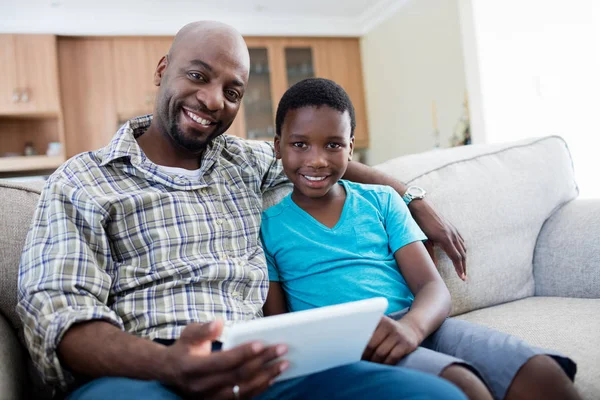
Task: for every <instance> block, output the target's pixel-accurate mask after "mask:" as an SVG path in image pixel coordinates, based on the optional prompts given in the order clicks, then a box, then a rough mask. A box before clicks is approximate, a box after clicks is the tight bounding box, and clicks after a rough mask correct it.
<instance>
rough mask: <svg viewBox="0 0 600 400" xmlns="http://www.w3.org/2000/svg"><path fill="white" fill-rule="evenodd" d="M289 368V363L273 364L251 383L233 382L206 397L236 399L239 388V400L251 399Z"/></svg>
mask: <svg viewBox="0 0 600 400" xmlns="http://www.w3.org/2000/svg"><path fill="white" fill-rule="evenodd" d="M287 368H289V362H288V361H280V362H277V363H273V364H271V365H269V366H268V367H265V368H264V369H263V371H262V372H261V373H260V375H259V376H257V377H255V378H254V379H252V380H251V381H249V382H242V381H238V382H231V383H230V384H227V385H224V386H223V387H221V388H220V389H217V390H215V391H213V392H211V393H210V396H208V397H206V398H209V399H236V396H235V394H234V387H235V386H237V387H238V389H239V392H238V393H239V395H238V396H237V398H239V399H251V398H252V397H254V396H256V395H257V394H259V393H261V392H263V391H264V390H266V389H267V388H268V387H269V385H270V382H271V381H272V380H273V379H275V378H276V377H277V376H278V375H279V374H281V373H282V372H283V371H285V370H286V369H287Z"/></svg>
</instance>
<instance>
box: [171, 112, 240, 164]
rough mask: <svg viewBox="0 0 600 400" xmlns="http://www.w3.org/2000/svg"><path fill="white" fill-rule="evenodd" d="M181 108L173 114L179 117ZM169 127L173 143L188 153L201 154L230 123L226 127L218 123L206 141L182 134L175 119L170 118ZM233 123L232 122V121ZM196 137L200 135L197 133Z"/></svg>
mask: <svg viewBox="0 0 600 400" xmlns="http://www.w3.org/2000/svg"><path fill="white" fill-rule="evenodd" d="M182 111H183V108H182V107H181V106H179V107H177V111H176V113H175V115H176V116H179V115H181V112H182ZM170 121H171V125H170V126H169V135H170V136H171V138H172V139H173V141H175V143H176V144H177V145H178V146H180V147H182V148H184V149H186V150H187V151H189V152H190V153H202V152H203V151H204V149H205V148H206V147H207V146H208V145H209V144H210V143H211V142H212V141H213V140H214V139H215V138H216V137H218V136H220V135H222V134H223V133H224V132H225V131H227V129H229V127H230V126H231V123H229V125H227V126H226V127H223V126H222V125H221V124H220V123H218V124H217V125H216V126H215V129H214V131H213V132H212V133H211V135H210V136H209V137H208V138H207V139H200V138H197V137H193V136H192V137H190V136H187V135H186V134H185V133H184V132H182V131H181V129H179V125H178V124H177V117H175V118H170ZM232 122H233V121H232ZM198 135H199V136H200V135H202V134H201V133H200V132H198Z"/></svg>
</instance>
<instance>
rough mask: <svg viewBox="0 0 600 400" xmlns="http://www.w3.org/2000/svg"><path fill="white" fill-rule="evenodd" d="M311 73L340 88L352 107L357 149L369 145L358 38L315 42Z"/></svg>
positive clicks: (318, 40) (316, 40) (317, 40)
mask: <svg viewBox="0 0 600 400" xmlns="http://www.w3.org/2000/svg"><path fill="white" fill-rule="evenodd" d="M313 51H314V53H313V56H314V63H315V73H316V75H317V76H318V77H322V78H327V79H331V80H333V81H335V82H336V83H338V84H339V85H340V86H342V87H343V88H344V89H345V90H346V92H347V93H348V95H349V96H350V99H351V100H352V104H353V105H354V110H355V113H356V130H355V131H354V143H355V144H354V145H355V147H356V148H357V149H362V148H366V147H368V146H369V132H368V124H367V113H366V106H365V91H364V86H363V74H362V63H361V58H360V46H359V41H358V39H345V38H344V39H315V40H314V47H313Z"/></svg>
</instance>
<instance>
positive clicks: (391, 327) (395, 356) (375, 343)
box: [362, 316, 422, 365]
mask: <svg viewBox="0 0 600 400" xmlns="http://www.w3.org/2000/svg"><path fill="white" fill-rule="evenodd" d="M421 341H422V339H421V338H420V337H419V334H418V333H417V330H416V329H413V328H412V327H411V326H410V325H409V324H408V323H403V322H402V320H400V321H394V320H393V319H391V318H389V317H386V316H384V317H383V318H381V321H379V325H378V326H377V329H376V330H375V333H374V334H373V336H372V337H371V340H370V341H369V344H368V345H367V348H366V349H365V351H364V353H363V356H362V359H363V360H367V361H372V362H376V363H380V364H387V365H396V364H397V363H398V361H400V359H402V357H404V356H405V355H407V354H410V353H412V352H413V351H415V350H416V349H417V347H419V345H420V344H421Z"/></svg>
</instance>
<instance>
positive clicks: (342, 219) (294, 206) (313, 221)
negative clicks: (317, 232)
mask: <svg viewBox="0 0 600 400" xmlns="http://www.w3.org/2000/svg"><path fill="white" fill-rule="evenodd" d="M338 184H339V185H342V187H343V188H344V192H346V198H345V199H344V205H343V206H342V212H341V213H340V218H339V220H338V221H337V222H336V224H335V225H334V226H333V227H332V228H330V227H328V226H327V225H325V224H323V223H322V222H320V221H319V220H317V219H316V218H315V217H313V216H312V215H310V213H308V212H307V211H305V210H304V209H303V208H302V207H300V206H299V205H298V204H296V203H295V202H294V200H293V199H292V194H291V193H290V194H289V195H288V196H287V197H286V198H285V201H287V202H288V204H289V206H290V207H291V208H292V209H293V210H294V211H296V212H297V213H298V214H300V215H301V216H302V217H304V219H306V220H307V221H308V222H310V223H311V224H313V225H316V226H318V227H320V228H321V229H324V230H326V231H336V230H338V229H339V228H340V227H341V226H343V225H344V222H345V220H346V214H347V211H346V210H347V209H348V204H349V203H350V196H351V191H350V190H348V188H347V187H346V182H344V181H343V180H340V181H338Z"/></svg>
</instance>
